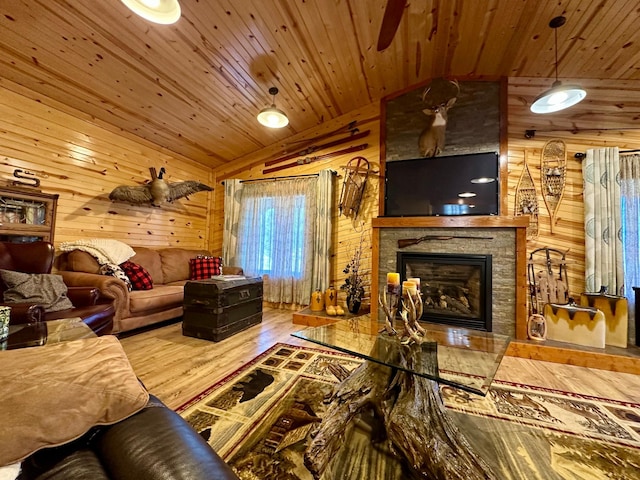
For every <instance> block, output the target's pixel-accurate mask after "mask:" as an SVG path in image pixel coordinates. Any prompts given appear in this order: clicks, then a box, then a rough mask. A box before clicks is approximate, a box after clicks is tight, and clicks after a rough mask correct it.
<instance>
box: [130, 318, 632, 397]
mask: <svg viewBox="0 0 640 480" xmlns="http://www.w3.org/2000/svg"><path fill="white" fill-rule="evenodd" d="M292 316H293V312H291V311H288V310H277V309H271V308H265V310H264V316H263V321H262V323H261V324H260V325H256V326H254V327H251V328H249V329H248V330H245V331H244V332H241V333H238V334H236V335H234V336H232V337H230V338H228V339H226V340H223V341H221V342H210V341H207V340H200V339H197V338H192V337H185V336H183V335H182V326H181V323H180V322H177V323H173V324H170V325H166V326H163V327H159V328H155V329H151V330H148V331H144V332H141V333H137V334H134V335H130V336H125V337H123V338H121V343H122V346H123V348H124V350H125V352H126V353H127V356H128V357H129V360H130V362H131V364H132V365H133V368H134V370H135V372H136V374H137V375H138V377H139V378H140V379H141V380H142V382H143V383H144V384H145V386H146V387H147V389H148V390H149V391H150V392H151V393H153V394H154V395H156V396H157V397H158V398H160V399H161V400H162V401H163V402H165V403H166V404H167V406H169V407H170V408H173V409H175V408H177V407H179V406H180V405H182V404H183V403H185V402H187V401H188V400H190V399H191V398H193V397H194V396H195V395H197V394H198V393H200V392H201V391H203V390H204V389H205V388H207V387H209V386H210V385H212V384H214V383H216V382H217V381H219V380H222V379H224V378H225V377H226V376H227V375H229V374H231V373H233V372H234V371H235V370H236V369H237V368H239V367H240V366H242V365H243V364H245V363H246V362H248V361H250V360H251V359H252V358H254V357H255V356H257V355H258V354H260V353H262V352H264V351H265V350H267V349H268V348H269V347H271V346H272V345H274V344H275V343H278V342H281V343H289V344H294V345H307V346H313V347H317V345H315V344H311V343H309V342H305V341H304V340H299V339H297V338H295V337H292V336H291V333H292V332H294V331H296V330H300V329H301V328H303V327H301V326H300V325H294V324H293V323H292V321H291V320H292ZM496 379H499V380H504V381H509V382H516V383H525V384H529V385H536V386H540V387H547V388H553V389H558V390H564V391H570V392H575V393H582V394H586V395H593V396H598V397H604V398H612V399H616V400H621V401H629V402H640V376H639V375H632V374H629V373H615V372H610V371H605V370H598V369H593V368H585V367H576V366H571V365H561V364H557V363H549V362H542V361H537V360H527V359H523V358H517V357H504V358H503V360H502V363H501V365H500V368H499V369H498V373H497V375H496Z"/></svg>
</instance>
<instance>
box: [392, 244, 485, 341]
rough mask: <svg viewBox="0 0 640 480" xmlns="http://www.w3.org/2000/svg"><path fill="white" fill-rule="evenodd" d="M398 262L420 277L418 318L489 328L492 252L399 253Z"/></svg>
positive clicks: (400, 268) (408, 275)
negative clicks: (479, 253)
mask: <svg viewBox="0 0 640 480" xmlns="http://www.w3.org/2000/svg"><path fill="white" fill-rule="evenodd" d="M397 265H398V271H399V272H400V275H401V276H402V278H403V280H406V279H407V278H411V277H417V278H419V279H420V282H421V286H420V292H421V294H422V301H423V304H424V310H423V314H422V317H421V318H420V320H421V321H424V322H432V323H440V324H445V325H451V326H457V327H463V328H470V329H475V330H484V331H487V332H490V331H491V289H492V286H491V255H468V254H449V253H423V252H421V253H410V252H398V264H397Z"/></svg>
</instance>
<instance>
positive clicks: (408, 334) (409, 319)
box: [400, 290, 426, 345]
mask: <svg viewBox="0 0 640 480" xmlns="http://www.w3.org/2000/svg"><path fill="white" fill-rule="evenodd" d="M423 308H424V305H423V302H422V295H421V294H420V291H419V290H418V291H417V292H415V293H412V292H408V291H407V292H406V293H404V294H403V295H402V309H401V311H400V317H401V318H402V321H403V323H404V332H403V333H402V335H401V337H400V342H401V343H402V344H403V345H411V344H412V343H417V344H418V345H421V344H422V343H423V342H424V341H425V335H426V331H425V329H424V328H422V327H421V326H420V323H419V320H420V318H421V317H422V312H423Z"/></svg>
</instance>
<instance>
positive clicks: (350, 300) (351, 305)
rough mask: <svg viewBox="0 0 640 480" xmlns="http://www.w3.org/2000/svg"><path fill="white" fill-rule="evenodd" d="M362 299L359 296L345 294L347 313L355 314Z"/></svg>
mask: <svg viewBox="0 0 640 480" xmlns="http://www.w3.org/2000/svg"><path fill="white" fill-rule="evenodd" d="M361 303H362V300H361V299H360V297H356V296H354V295H347V310H349V313H353V314H356V313H358V312H359V311H360V304H361Z"/></svg>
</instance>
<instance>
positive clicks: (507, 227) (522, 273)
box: [371, 217, 528, 339]
mask: <svg viewBox="0 0 640 480" xmlns="http://www.w3.org/2000/svg"><path fill="white" fill-rule="evenodd" d="M527 224H528V218H526V217H402V218H391V217H388V218H385V217H380V218H376V219H373V222H372V226H373V242H372V243H373V251H372V290H371V291H372V295H371V296H372V305H373V302H374V300H376V299H377V293H376V292H377V291H378V285H385V284H386V274H387V273H388V272H397V271H398V265H397V253H398V252H399V251H402V252H417V253H421V252H422V253H446V254H479V255H491V257H492V259H493V261H492V282H493V285H492V298H491V311H492V331H493V332H494V333H499V334H503V335H510V336H513V337H515V338H519V339H525V338H526V226H527ZM425 235H428V236H431V237H442V238H431V239H428V240H425V241H422V242H419V243H417V244H415V245H411V246H407V247H405V248H402V249H401V248H398V240H403V239H412V238H421V237H424V236H425ZM456 237H468V238H456ZM422 280H424V281H428V279H422ZM383 315H384V314H383V312H382V310H381V309H380V308H374V307H372V316H373V317H375V318H382V316H383Z"/></svg>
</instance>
